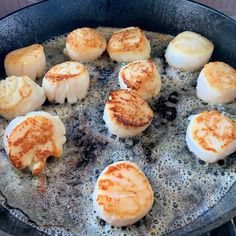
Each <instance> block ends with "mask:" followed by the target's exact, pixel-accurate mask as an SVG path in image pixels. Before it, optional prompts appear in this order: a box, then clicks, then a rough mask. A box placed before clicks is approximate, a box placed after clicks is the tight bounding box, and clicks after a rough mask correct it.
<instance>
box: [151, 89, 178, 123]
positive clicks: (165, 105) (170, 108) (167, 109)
mask: <svg viewBox="0 0 236 236" xmlns="http://www.w3.org/2000/svg"><path fill="white" fill-rule="evenodd" d="M177 103H178V93H177V92H172V93H171V94H170V95H169V96H168V97H167V98H163V97H161V98H160V99H159V100H158V101H156V102H154V104H153V105H152V109H153V110H154V112H156V113H157V114H158V115H160V117H161V118H163V119H166V120H168V121H173V120H175V118H176V117H177V111H176V107H175V105H176V104H177Z"/></svg>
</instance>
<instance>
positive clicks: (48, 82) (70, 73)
mask: <svg viewBox="0 0 236 236" xmlns="http://www.w3.org/2000/svg"><path fill="white" fill-rule="evenodd" d="M42 87H43V89H44V91H45V94H46V96H47V99H48V100H49V101H51V102H57V103H64V102H65V99H67V101H68V103H70V104H72V103H76V102H77V101H78V100H81V99H83V98H84V97H85V96H86V94H87V92H88V88H89V73H88V70H87V69H86V67H85V66H84V65H83V64H81V63H79V62H75V61H67V62H63V63H61V64H58V65H56V66H53V67H52V68H51V69H50V70H49V71H48V72H47V73H46V75H45V76H44V78H43V83H42Z"/></svg>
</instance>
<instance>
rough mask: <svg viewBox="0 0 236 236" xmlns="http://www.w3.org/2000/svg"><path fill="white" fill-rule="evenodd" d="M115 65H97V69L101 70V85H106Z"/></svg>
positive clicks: (99, 78) (99, 81) (99, 80)
mask: <svg viewBox="0 0 236 236" xmlns="http://www.w3.org/2000/svg"><path fill="white" fill-rule="evenodd" d="M113 69H114V68H113V67H111V66H109V67H106V68H102V67H101V66H97V67H96V70H97V71H98V72H99V77H98V83H99V85H100V86H104V85H106V84H107V82H108V81H109V77H110V76H111V75H112V73H113Z"/></svg>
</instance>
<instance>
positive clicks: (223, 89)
mask: <svg viewBox="0 0 236 236" xmlns="http://www.w3.org/2000/svg"><path fill="white" fill-rule="evenodd" d="M197 96H198V97H199V98H200V99H202V100H203V101H205V102H208V103H210V104H213V105H215V104H224V103H228V102H232V101H233V100H234V99H235V98H236V70H235V69H234V68H232V67H231V66H229V65H227V64H225V63H223V62H218V61H217V62H210V63H208V64H206V65H205V66H204V68H203V70H202V71H201V73H200V75H199V77H198V81H197Z"/></svg>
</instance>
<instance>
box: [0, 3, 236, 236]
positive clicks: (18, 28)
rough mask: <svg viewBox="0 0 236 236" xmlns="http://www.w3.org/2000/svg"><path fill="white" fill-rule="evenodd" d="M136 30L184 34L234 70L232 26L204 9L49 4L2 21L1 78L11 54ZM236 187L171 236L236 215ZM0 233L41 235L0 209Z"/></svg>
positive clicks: (163, 5)
mask: <svg viewBox="0 0 236 236" xmlns="http://www.w3.org/2000/svg"><path fill="white" fill-rule="evenodd" d="M133 25H134V26H139V27H141V28H142V29H145V30H150V31H156V32H160V33H168V34H172V35H176V34H177V33H179V32H181V31H184V30H192V31H195V32H198V33H201V34H203V35H204V36H206V37H207V38H209V39H210V40H211V41H213V42H214V45H215V47H216V50H215V52H214V55H213V60H221V61H224V62H227V63H229V64H230V65H231V66H234V67H236V46H235V45H236V22H235V21H233V20H232V19H230V18H229V17H227V16H225V15H223V14H222V13H220V12H217V11H215V10H213V9H210V8H208V7H206V6H203V5H200V4H197V3H195V2H191V1H187V0H168V1H167V0H156V1H155V0H145V1H143V0H133V1H127V0H118V1H112V0H77V1H74V0H66V1H64V0H48V1H44V2H41V3H38V4H35V5H33V6H30V7H27V8H24V9H22V10H20V11H17V12H15V13H14V14H11V15H9V16H7V17H5V18H3V19H1V20H0V74H1V75H3V74H4V69H3V60H4V57H5V55H6V53H8V52H9V51H11V50H13V49H16V48H20V47H23V46H26V45H29V44H32V43H35V42H42V41H44V40H46V39H48V38H50V37H51V36H55V35H60V34H63V33H65V32H69V31H71V30H73V29H75V28H78V27H82V26H91V27H97V26H113V27H125V26H133ZM235 195H236V184H234V185H233V187H232V188H231V189H230V190H229V191H228V193H227V194H226V195H225V196H224V197H223V198H222V199H221V200H220V202H219V203H218V204H217V205H216V206H215V207H213V208H212V209H211V210H210V211H208V212H206V213H205V214H204V215H203V216H201V217H199V218H198V219H197V220H195V221H194V222H193V223H191V224H190V225H187V226H185V227H184V228H182V229H180V230H178V231H175V232H173V233H171V235H184V234H190V233H191V235H195V234H199V233H203V232H206V231H209V230H211V229H212V228H214V227H216V226H218V225H220V224H222V223H224V222H226V221H228V220H229V219H230V218H232V217H233V216H235V215H236V201H235ZM0 229H1V230H3V231H4V232H8V233H10V234H13V235H24V236H26V235H36V236H37V235H44V234H43V233H41V232H39V231H37V230H35V229H33V228H31V227H29V226H27V225H26V224H24V223H22V222H20V221H19V220H17V219H16V218H14V217H13V216H12V215H10V213H9V212H8V210H6V209H4V208H3V207H1V206H0Z"/></svg>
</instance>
